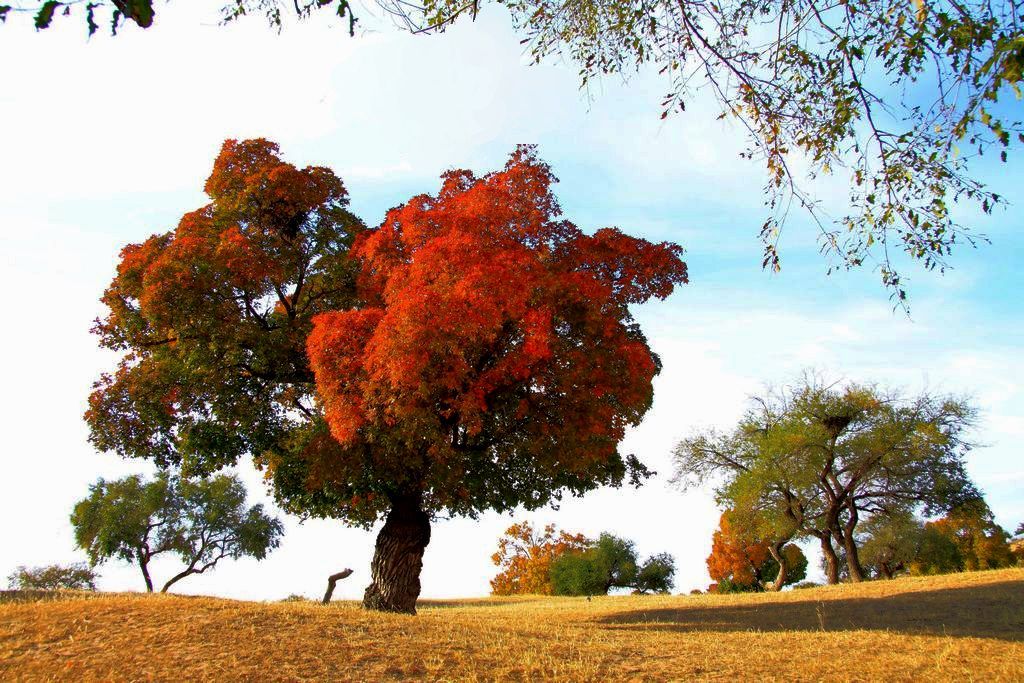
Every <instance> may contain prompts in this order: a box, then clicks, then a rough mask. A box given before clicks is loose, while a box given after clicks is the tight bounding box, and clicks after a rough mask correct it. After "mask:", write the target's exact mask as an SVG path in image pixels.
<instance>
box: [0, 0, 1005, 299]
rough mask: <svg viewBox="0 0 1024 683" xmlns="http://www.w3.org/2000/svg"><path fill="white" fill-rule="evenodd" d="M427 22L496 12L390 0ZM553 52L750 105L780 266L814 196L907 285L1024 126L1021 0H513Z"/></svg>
mask: <svg viewBox="0 0 1024 683" xmlns="http://www.w3.org/2000/svg"><path fill="white" fill-rule="evenodd" d="M377 4H378V6H379V7H380V8H382V9H383V10H384V12H385V13H386V14H388V15H391V16H394V17H396V18H397V19H398V21H399V23H400V24H401V25H403V26H404V27H406V28H408V29H409V30H411V31H413V32H417V33H419V32H431V31H443V30H444V29H445V28H446V27H448V26H449V25H451V24H452V23H453V22H455V21H456V20H458V19H459V18H460V17H463V16H467V15H471V16H474V17H475V16H476V14H477V13H478V12H479V11H487V7H486V3H478V2H462V0H424V1H423V2H422V3H410V2H406V1H405V0H378V1H377ZM498 4H500V5H502V6H503V7H504V8H505V9H506V10H507V11H509V12H510V13H511V15H512V19H513V22H514V24H515V26H516V28H517V29H518V31H519V32H520V33H521V35H523V36H524V42H526V43H528V44H529V49H530V52H531V54H532V56H533V57H534V59H535V61H537V62H540V61H541V60H543V59H545V58H550V57H567V58H569V59H570V60H571V61H573V62H575V63H576V64H577V65H578V66H579V70H580V77H581V79H582V82H583V84H584V85H586V84H587V83H588V82H589V81H591V80H592V79H595V78H597V77H600V76H604V75H628V74H629V73H630V72H632V71H634V70H638V69H641V68H643V67H645V66H648V65H650V66H652V67H654V68H656V69H657V70H658V71H659V73H660V74H661V75H662V76H663V77H664V79H665V81H666V87H667V93H666V96H665V98H664V101H663V103H662V107H663V111H662V116H663V117H664V116H666V115H668V114H669V113H670V112H675V111H679V110H682V109H685V107H686V105H687V103H688V102H691V101H692V100H693V99H694V97H695V96H696V94H697V93H698V92H699V91H704V92H706V93H708V94H709V95H710V96H711V97H713V98H714V99H715V100H716V101H717V104H718V107H719V110H720V112H721V113H720V118H728V119H731V120H735V121H737V122H738V123H739V124H740V126H741V129H742V131H743V133H744V134H745V135H746V137H747V140H748V143H749V144H748V148H747V150H746V152H745V153H744V156H746V157H747V158H749V159H756V160H757V161H759V162H761V163H763V164H764V166H765V169H766V173H767V181H766V184H765V187H764V194H765V204H766V213H767V218H766V219H765V221H764V223H763V224H762V226H761V229H760V237H761V240H762V241H763V243H764V261H763V265H764V266H765V267H769V268H772V269H776V270H777V269H778V268H780V264H781V260H780V256H779V248H778V247H779V240H780V235H781V232H782V229H783V227H784V225H785V223H786V220H787V217H788V216H789V214H790V211H791V209H792V208H793V206H794V205H796V206H799V207H802V208H803V209H805V210H807V211H808V212H809V213H810V216H811V218H812V219H813V223H814V224H815V225H816V227H817V229H818V230H819V232H820V241H821V245H822V249H823V251H824V252H826V254H828V255H829V257H830V260H831V265H830V270H831V268H832V267H845V268H854V267H859V266H861V265H864V264H869V265H872V266H877V268H878V270H879V272H880V275H881V278H882V282H883V283H884V285H885V286H886V287H888V288H890V290H891V293H892V295H893V297H894V298H895V299H896V300H897V301H898V302H901V303H902V302H903V301H904V299H905V297H906V281H905V278H904V276H903V274H902V267H901V264H900V258H898V256H897V255H898V254H900V253H902V254H903V255H904V257H905V258H906V260H909V261H918V262H921V263H922V264H923V265H924V267H925V268H928V269H935V268H937V269H939V270H944V269H945V268H946V267H947V265H948V264H949V257H950V256H951V255H952V253H953V250H954V248H956V247H957V246H958V245H964V244H970V245H975V244H977V243H978V242H979V241H984V240H985V237H984V235H981V234H979V233H978V232H977V231H976V230H973V229H972V228H971V227H970V226H969V225H967V224H966V223H963V222H961V219H959V218H958V213H959V211H958V210H957V209H956V206H955V205H956V204H958V203H961V202H968V203H970V204H972V205H975V206H977V207H979V208H980V210H981V211H983V212H990V211H991V210H992V208H993V207H994V206H996V205H998V204H1001V203H1004V202H1005V199H1004V198H1003V197H1002V196H1000V195H999V194H997V193H995V192H993V191H991V190H989V189H988V188H986V187H985V185H984V184H983V183H982V182H981V180H980V179H979V177H978V176H977V175H976V174H975V173H974V172H973V170H972V169H973V168H975V166H974V164H975V163H976V162H977V160H978V158H979V157H981V156H982V155H984V154H986V153H988V154H990V155H993V156H995V155H998V157H999V158H1001V159H1002V160H1003V161H1006V160H1007V158H1008V152H1009V151H1010V148H1011V147H1012V146H1013V145H1015V144H1017V143H1019V142H1021V141H1024V128H1022V125H1021V122H1020V121H1019V120H1017V118H1016V117H1017V116H1018V112H1019V105H1017V104H1016V103H1015V102H1014V100H1013V97H1012V96H1011V94H1012V95H1013V96H1015V97H1016V99H1020V93H1021V90H1020V84H1021V81H1022V79H1024V76H1022V74H1024V32H1022V29H1021V27H1020V23H1019V13H1020V8H1019V3H1018V2H1017V0H1006V1H1004V2H996V3H991V2H980V1H975V2H961V1H959V0H943V1H941V2H933V3H925V2H912V3H908V2H897V1H895V0H844V1H843V2H841V3H828V2H821V1H820V0H801V1H800V2H767V1H763V0H762V1H760V2H753V1H751V0H729V1H727V2H715V3H702V2H672V1H670V0H647V1H646V2H643V3H639V4H637V3H624V2H621V0H586V1H584V2H579V1H575V0H574V1H573V2H568V1H566V0H503V1H502V2H500V3H498ZM214 6H215V7H219V8H220V12H221V15H222V17H223V19H224V21H232V20H234V19H237V18H240V17H242V16H245V15H249V14H261V15H263V16H264V17H265V18H266V19H267V21H268V22H269V23H270V25H271V26H273V27H276V28H278V29H280V27H281V26H282V8H286V9H285V11H286V12H288V13H291V12H294V14H295V16H297V17H298V18H300V19H303V18H306V17H308V16H310V15H311V14H312V13H313V12H314V10H327V11H330V12H333V13H336V14H337V15H340V16H342V17H348V19H349V31H350V32H352V29H353V27H354V22H355V17H354V16H353V14H352V8H351V5H350V3H349V0H301V1H300V2H295V3H294V4H293V5H292V6H291V7H287V5H285V3H281V2H279V0H218V1H217V3H215V5H214ZM18 12H24V13H25V14H26V15H27V16H30V17H32V18H33V23H34V25H35V27H36V28H37V29H45V28H46V27H48V26H50V24H51V22H52V21H53V20H54V19H55V18H56V17H59V16H62V15H65V14H74V13H81V14H82V16H83V17H84V18H85V23H86V26H87V27H88V30H89V32H90V34H91V33H92V32H94V31H96V30H97V29H98V27H99V23H98V20H97V16H98V15H100V14H102V16H103V17H104V19H103V20H104V21H107V20H109V22H110V25H111V28H112V29H113V30H115V31H116V29H117V27H118V26H120V25H122V24H123V23H124V22H126V21H131V22H133V23H134V24H137V25H138V26H140V27H143V28H146V27H149V26H150V25H152V23H153V22H154V18H155V15H156V11H155V8H154V3H153V1H152V0H94V1H92V2H87V3H82V2H81V1H80V0H68V1H66V2H58V1H56V0H45V1H42V2H38V3H37V4H33V5H29V6H21V5H19V6H18V7H12V6H10V5H0V19H6V18H7V17H8V16H9V15H11V14H12V13H18ZM833 174H834V175H837V176H838V178H839V179H840V181H841V182H842V181H848V182H849V186H850V193H849V205H848V208H845V209H841V210H842V211H844V212H845V213H844V214H843V215H839V216H837V217H835V218H833V217H832V215H831V211H830V207H826V206H822V205H821V203H820V202H819V201H818V200H817V197H818V193H817V192H816V190H815V187H816V181H817V180H818V179H820V178H821V177H823V176H828V175H833Z"/></svg>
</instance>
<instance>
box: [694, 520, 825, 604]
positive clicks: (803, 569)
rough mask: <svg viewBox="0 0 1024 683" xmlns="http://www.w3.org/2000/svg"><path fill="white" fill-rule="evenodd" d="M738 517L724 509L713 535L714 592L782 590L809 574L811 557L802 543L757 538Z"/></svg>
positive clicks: (711, 567) (709, 562)
mask: <svg viewBox="0 0 1024 683" xmlns="http://www.w3.org/2000/svg"><path fill="white" fill-rule="evenodd" d="M734 517H735V515H734V514H733V513H731V511H726V512H724V513H722V517H721V519H720V520H719V525H718V529H717V530H716V531H715V533H714V535H713V536H712V539H711V554H710V555H708V558H707V566H708V574H709V575H710V576H711V580H712V581H714V582H715V583H714V584H713V592H716V593H734V592H746V591H762V590H767V589H771V590H782V588H783V587H785V586H791V585H793V584H795V583H799V582H800V581H803V580H804V579H805V578H806V577H807V558H806V557H805V556H804V554H803V551H801V550H800V547H799V546H797V545H794V544H792V543H784V542H783V543H782V544H779V543H778V542H776V541H774V540H773V541H771V542H769V541H765V540H761V539H757V538H754V537H752V536H751V535H750V532H749V530H748V529H746V528H744V526H743V525H742V523H740V524H736V523H735V522H734V521H732V520H733V519H734ZM773 555H778V556H779V558H780V560H781V562H780V561H778V560H776V559H774V557H773Z"/></svg>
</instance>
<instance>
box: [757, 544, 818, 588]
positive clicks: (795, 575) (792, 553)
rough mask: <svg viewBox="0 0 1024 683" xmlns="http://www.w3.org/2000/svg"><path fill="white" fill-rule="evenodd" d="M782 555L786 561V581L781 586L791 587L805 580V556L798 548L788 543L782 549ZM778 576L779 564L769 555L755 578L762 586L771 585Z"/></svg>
mask: <svg viewBox="0 0 1024 683" xmlns="http://www.w3.org/2000/svg"><path fill="white" fill-rule="evenodd" d="M782 555H783V557H784V558H785V560H786V567H787V571H786V580H785V581H784V582H783V584H782V585H783V587H785V586H792V585H793V584H795V583H798V582H800V581H803V580H804V579H805V578H807V556H806V555H804V551H802V550H800V546H798V545H796V544H794V543H788V544H786V545H785V546H784V547H783V548H782ZM778 575H779V563H778V562H776V561H775V558H773V557H772V556H771V555H769V556H768V559H766V560H765V561H764V564H762V565H761V566H760V567H759V568H758V572H757V576H758V580H759V582H760V585H762V586H764V585H767V584H771V583H773V582H774V581H775V579H776V577H778Z"/></svg>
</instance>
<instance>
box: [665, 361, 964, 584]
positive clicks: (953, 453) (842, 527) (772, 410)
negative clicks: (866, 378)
mask: <svg viewBox="0 0 1024 683" xmlns="http://www.w3.org/2000/svg"><path fill="white" fill-rule="evenodd" d="M753 403H754V405H753V407H752V408H751V409H750V410H749V411H748V412H747V413H746V415H745V416H744V417H743V419H742V420H741V421H740V423H739V424H738V425H737V427H736V428H735V429H734V430H733V431H732V432H729V433H725V434H722V433H718V432H709V433H706V434H699V435H697V436H693V437H690V438H688V439H685V440H683V441H682V442H681V443H680V444H679V445H678V446H677V448H676V451H675V459H676V481H677V482H678V483H680V484H681V485H683V486H688V485H691V484H694V483H700V482H704V481H707V480H709V479H710V478H712V477H718V476H720V475H722V477H721V479H720V480H719V481H721V483H720V484H719V486H718V487H717V489H716V495H717V497H718V500H719V502H720V503H721V504H723V505H724V506H726V507H729V508H734V509H736V510H737V511H738V512H742V511H746V514H747V516H751V515H753V516H755V517H757V516H760V517H762V519H763V526H764V527H765V528H768V529H771V530H773V533H777V534H783V536H782V538H785V537H786V535H789V534H793V535H795V536H796V537H807V536H810V537H814V538H816V539H817V540H818V541H819V543H820V544H821V549H822V555H823V557H824V560H825V562H826V576H827V578H828V580H829V582H830V583H836V582H837V581H838V580H839V575H840V568H839V560H840V556H839V554H837V552H836V544H837V543H838V545H839V546H840V548H841V549H842V551H843V552H842V554H843V556H844V557H845V560H846V565H847V567H846V569H847V573H848V576H849V578H850V580H851V581H860V580H862V579H863V578H864V570H863V568H862V567H861V563H860V560H859V556H858V547H857V527H858V524H859V522H860V519H861V516H862V515H870V514H873V513H875V512H877V511H879V510H884V509H889V508H894V507H905V508H919V509H921V510H923V511H925V512H926V513H930V512H942V511H946V510H948V509H950V508H952V507H954V506H955V505H957V504H960V503H962V502H963V501H965V500H970V499H973V498H976V497H977V496H978V493H977V490H976V489H975V488H974V486H973V484H972V483H971V482H970V479H969V478H968V476H967V473H966V470H965V467H964V458H965V456H966V454H967V453H968V452H969V450H970V448H971V444H970V442H969V441H967V440H966V438H965V434H966V432H967V431H968V430H969V429H970V428H971V427H972V426H973V424H974V416H975V412H976V411H975V409H974V408H973V407H972V406H971V405H970V404H969V403H967V402H966V401H963V400H959V399H956V398H953V397H946V396H936V395H932V394H928V393H923V394H920V395H918V396H914V397H909V398H907V397H903V396H901V395H900V394H898V393H896V392H889V391H884V390H882V389H879V388H878V387H875V386H872V385H855V384H851V385H848V386H845V387H841V386H839V385H837V384H832V383H827V382H824V381H822V380H821V379H820V378H818V377H816V376H814V375H810V374H807V375H805V376H804V377H803V378H802V379H801V381H800V382H798V383H797V384H796V385H795V386H793V387H791V388H783V389H781V390H773V391H769V392H768V393H767V394H766V395H763V396H759V397H756V398H755V399H754V401H753ZM754 526H755V527H756V525H754Z"/></svg>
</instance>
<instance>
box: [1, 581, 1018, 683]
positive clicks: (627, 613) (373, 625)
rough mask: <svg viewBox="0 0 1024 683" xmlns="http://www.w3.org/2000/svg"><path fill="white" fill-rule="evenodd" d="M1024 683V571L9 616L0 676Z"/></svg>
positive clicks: (4, 609)
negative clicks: (670, 591)
mask: <svg viewBox="0 0 1024 683" xmlns="http://www.w3.org/2000/svg"><path fill="white" fill-rule="evenodd" d="M539 678H546V679H558V680H614V681H623V680H681V679H693V678H701V679H708V680H722V681H735V680H773V679H785V680H825V679H827V680H857V681H878V680H886V681H892V680H909V679H916V680H928V681H934V680H978V681H991V680H1007V681H1009V680H1017V681H1020V680H1024V569H1010V570H1001V571H990V572H975V573H970V574H959V575H950V576H940V577H929V578H905V579H898V580H895V581H879V582H872V583H867V584H861V585H856V586H854V585H843V586H833V587H827V588H818V589H809V590H800V591H791V592H786V593H782V594H778V595H773V594H760V595H724V596H711V595H700V596H623V597H601V598H595V599H593V600H592V601H589V602H588V601H587V600H586V599H585V598H541V597H535V598H534V597H523V598H492V599H483V600H456V601H424V602H422V603H421V605H420V614H419V616H416V617H410V616H399V615H389V614H376V613H369V612H364V611H362V610H361V609H359V607H358V606H357V605H355V604H353V603H344V602H342V603H335V604H333V605H331V606H329V607H323V606H320V605H317V604H313V603H251V602H237V601H231V600H221V599H213V598H193V597H180V596H161V595H134V594H130V595H124V594H118V595H115V594H111V595H100V596H95V597H91V598H83V597H68V598H67V599H62V600H50V601H45V602H9V603H4V604H0V680H5V681H11V680H47V679H61V680H75V681H88V680H118V681H122V680H196V679H200V680H211V679H218V680H238V679H243V680H260V681H263V680H285V681H298V680H338V681H349V680H380V679H385V680H459V681H462V680H469V681H474V680H496V679H502V680H504V679H511V680H536V679H539Z"/></svg>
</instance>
